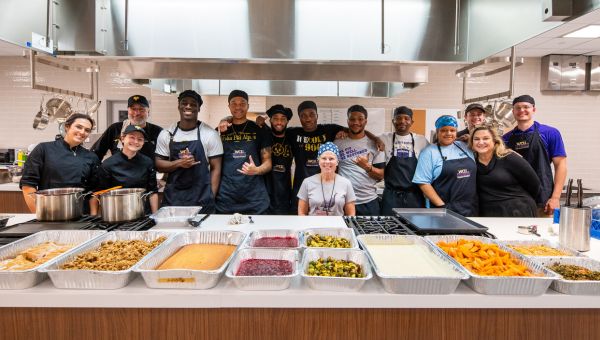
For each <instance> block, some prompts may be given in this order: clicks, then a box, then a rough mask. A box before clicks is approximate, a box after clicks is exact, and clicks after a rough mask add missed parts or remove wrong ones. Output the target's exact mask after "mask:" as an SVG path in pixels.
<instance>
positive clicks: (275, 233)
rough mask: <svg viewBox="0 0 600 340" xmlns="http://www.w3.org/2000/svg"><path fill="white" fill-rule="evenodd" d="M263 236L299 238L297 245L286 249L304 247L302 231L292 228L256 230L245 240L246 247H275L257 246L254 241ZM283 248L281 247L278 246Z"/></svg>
mask: <svg viewBox="0 0 600 340" xmlns="http://www.w3.org/2000/svg"><path fill="white" fill-rule="evenodd" d="M263 237H294V238H296V239H297V240H298V246H297V247H285V248H284V249H300V248H301V247H302V238H301V237H300V232H298V231H297V230H291V229H265V230H255V231H253V232H252V233H251V234H250V236H248V238H247V239H246V242H244V247H245V248H265V249H273V247H256V246H255V245H254V241H256V240H258V239H260V238H263ZM278 248H281V247H278Z"/></svg>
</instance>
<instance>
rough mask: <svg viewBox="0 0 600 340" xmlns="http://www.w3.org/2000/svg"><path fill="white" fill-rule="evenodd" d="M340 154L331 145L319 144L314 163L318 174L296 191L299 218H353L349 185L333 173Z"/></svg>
mask: <svg viewBox="0 0 600 340" xmlns="http://www.w3.org/2000/svg"><path fill="white" fill-rule="evenodd" d="M339 158H340V151H339V150H338V147H337V146H336V145H335V144H333V143H332V142H327V143H325V144H321V146H320V147H319V152H318V153H317V159H318V160H319V167H320V168H321V173H318V174H316V175H313V176H310V177H307V178H305V179H304V181H303V182H302V185H301V186H300V190H299V191H298V215H301V216H302V215H317V216H343V215H346V216H354V215H355V214H356V207H355V205H354V203H355V201H356V196H355V195H354V189H352V183H351V182H350V181H349V180H348V179H346V178H344V177H342V176H340V175H338V174H336V173H335V170H336V168H337V166H338V163H339V161H338V159H339Z"/></svg>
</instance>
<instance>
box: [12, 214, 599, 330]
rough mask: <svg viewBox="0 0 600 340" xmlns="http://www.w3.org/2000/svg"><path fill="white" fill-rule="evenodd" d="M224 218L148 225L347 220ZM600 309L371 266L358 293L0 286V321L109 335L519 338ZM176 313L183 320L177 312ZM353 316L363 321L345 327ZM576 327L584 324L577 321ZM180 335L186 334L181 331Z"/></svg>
mask: <svg viewBox="0 0 600 340" xmlns="http://www.w3.org/2000/svg"><path fill="white" fill-rule="evenodd" d="M32 217H33V216H32V215H18V216H17V220H18V221H25V220H27V219H29V218H32ZM231 219H232V216H230V215H210V216H208V218H206V219H205V220H204V221H202V223H201V225H200V227H199V228H195V227H191V226H189V227H171V226H165V225H161V224H158V225H156V226H155V227H153V228H152V229H151V231H160V232H165V231H173V232H184V231H191V230H232V231H241V232H244V233H248V234H249V233H250V232H251V231H253V230H269V229H282V228H285V229H293V230H304V229H307V228H345V227H346V222H345V221H344V219H343V218H342V217H317V216H305V217H298V216H283V217H282V216H252V218H251V220H252V222H253V223H249V222H250V221H249V220H247V219H245V220H243V221H242V222H243V223H242V224H236V225H231V224H229V223H230V221H231ZM472 220H473V221H475V222H477V223H479V224H481V225H484V226H486V227H488V228H489V230H488V231H489V232H490V233H492V234H494V235H495V236H496V237H497V238H498V239H499V240H538V239H539V237H538V236H534V235H523V234H520V233H518V232H517V230H518V226H521V225H537V226H538V233H539V234H540V235H541V237H542V238H544V239H548V240H551V241H555V242H558V236H551V235H550V234H549V232H548V229H549V226H552V228H553V229H554V232H555V233H556V235H558V225H552V224H551V223H552V220H551V219H524V218H473V219H472ZM13 223H14V222H13ZM585 255H586V256H588V257H591V258H593V259H596V260H600V241H598V240H596V239H592V241H591V250H590V251H589V252H586V253H585ZM301 270H302V268H301ZM39 307H43V308H39ZM165 308H168V309H169V310H165ZM598 308H600V295H566V294H561V293H558V292H556V291H553V290H551V289H548V290H547V291H546V292H545V293H544V294H543V295H538V296H528V295H518V296H517V295H483V294H478V293H476V292H475V291H473V290H472V289H471V288H469V287H467V285H465V284H464V283H461V284H460V285H459V286H458V288H457V289H456V291H455V292H454V293H453V294H447V295H413V294H390V293H388V292H386V291H385V290H384V288H383V287H382V285H381V283H380V282H379V280H378V279H376V278H375V273H373V278H372V279H370V280H368V281H367V282H366V283H365V285H364V286H363V287H362V288H361V289H360V290H359V291H358V292H336V291H323V290H313V289H310V288H309V287H308V286H307V284H306V282H304V281H303V279H302V278H301V277H300V276H298V277H295V278H294V279H293V280H292V283H291V285H290V287H289V288H288V289H286V290H281V291H244V290H239V289H237V288H236V286H235V284H234V283H233V281H232V279H230V278H227V277H225V276H223V278H222V279H221V280H220V282H219V283H218V284H217V285H216V286H215V287H214V288H212V289H205V290H189V289H151V288H147V286H146V285H145V283H144V281H143V279H142V278H141V277H139V276H138V277H137V278H136V279H134V280H133V281H132V282H131V283H129V284H128V285H127V286H126V287H124V288H121V289H116V290H75V289H57V288H54V286H53V285H52V283H51V282H50V280H46V281H44V282H42V283H41V284H39V285H37V286H35V287H33V288H30V289H24V290H0V315H2V318H3V320H4V319H5V318H8V319H7V320H12V321H13V322H15V323H18V322H22V321H23V320H22V318H23V317H43V318H46V319H49V320H54V321H57V322H60V320H62V321H63V322H64V321H66V320H68V319H70V318H76V317H82V320H83V321H82V322H83V323H82V326H81V327H88V328H90V329H94V332H95V333H96V334H104V335H107V336H109V335H114V333H113V332H114V330H106V329H104V330H102V329H99V328H98V326H97V321H98V320H103V321H105V322H116V320H118V319H119V318H123V317H126V318H127V319H128V320H129V319H131V320H134V321H132V323H131V324H129V322H128V326H126V328H128V329H129V328H132V329H135V330H136V332H139V334H141V335H143V334H146V335H147V334H149V333H146V330H144V329H143V328H144V327H145V326H150V325H154V324H156V323H158V324H161V325H162V326H164V329H170V330H171V331H175V332H176V333H177V332H179V331H177V330H174V329H175V328H174V327H185V323H186V321H185V320H188V321H189V318H202V319H203V320H205V321H206V322H216V323H217V324H221V325H222V326H223V327H224V328H221V329H220V330H218V331H217V333H214V332H215V331H216V329H212V328H211V329H210V330H209V329H203V330H202V332H203V333H204V335H206V336H215V334H220V335H224V334H225V335H232V336H241V335H245V336H246V337H248V336H250V337H252V334H255V336H256V337H260V338H265V337H267V338H268V337H269V336H274V337H281V336H290V334H294V335H295V336H299V335H302V334H304V336H302V337H304V338H305V337H309V335H310V333H311V332H312V331H310V330H308V333H306V332H301V333H296V332H288V331H291V330H293V329H294V328H293V327H291V329H288V331H285V330H281V329H280V330H278V331H277V332H271V333H268V334H271V335H265V333H264V329H263V330H262V331H261V330H260V329H261V327H266V328H267V329H269V328H272V326H270V325H271V324H272V322H273V320H278V321H277V322H294V323H297V322H300V324H303V323H305V322H310V323H312V324H314V325H315V327H317V328H318V325H319V324H321V325H323V326H325V325H331V324H332V322H333V321H335V322H334V323H336V322H338V321H337V320H344V322H343V323H341V324H340V323H339V322H338V323H337V324H336V326H334V327H333V328H329V329H328V330H327V331H324V333H318V334H326V335H329V336H333V334H338V333H335V331H336V330H337V331H338V332H346V333H344V334H348V336H347V337H348V338H352V337H354V336H357V335H361V334H362V335H364V336H367V335H370V334H382V336H394V335H397V334H399V332H404V333H406V332H409V333H406V334H411V335H412V336H424V335H429V336H441V335H451V334H456V336H461V335H466V334H469V335H470V336H473V335H477V334H479V335H486V334H487V335H494V334H495V335H498V334H506V335H507V336H509V335H510V334H513V335H517V336H518V334H514V333H510V332H515V331H514V330H513V331H508V330H507V329H510V328H511V327H512V328H514V327H516V326H517V325H521V324H523V323H524V322H525V323H526V322H534V321H543V322H544V324H545V326H546V327H545V328H544V330H538V332H541V333H539V334H540V336H542V335H545V336H556V335H557V334H568V335H573V334H580V335H582V336H584V337H585V336H586V335H587V334H596V333H594V332H597V331H598V327H600V326H598V325H599V324H600V323H599V322H598V321H600V313H598V312H599V310H598ZM111 310H113V311H116V312H114V313H113V312H111ZM167 315H170V316H168V317H167ZM159 316H162V317H164V318H168V319H169V320H170V323H167V322H166V320H161V317H159ZM178 317H180V318H181V320H178V319H177V318H178ZM231 320H237V322H238V323H240V325H238V326H235V327H227V326H226V325H228V324H229V323H230V322H231ZM286 320H287V321H286ZM408 320H411V321H410V324H411V326H410V331H407V330H406V329H404V327H406V326H407V322H408ZM565 320H568V321H565ZM365 321H368V322H365ZM430 322H433V323H435V324H436V325H438V327H431V325H428V324H427V323H430ZM566 322H567V323H568V324H569V325H570V326H569V330H565V329H564V328H563V327H560V326H559V325H561V324H562V325H564V324H566ZM354 324H356V325H360V327H358V326H351V325H354ZM177 325H179V326H177ZM243 325H246V326H248V327H250V326H252V325H254V326H252V328H253V329H255V330H254V331H253V332H250V334H248V333H247V329H246V330H244V329H243ZM260 325H262V326H260ZM577 325H581V327H580V329H579V328H578V326H577ZM38 326H39V327H41V328H40V329H38V330H36V332H37V331H39V330H44V329H46V330H47V328H48V327H51V326H48V324H47V323H45V324H40V325H38ZM38 326H35V327H34V328H36V327H38ZM507 327H508V328H507ZM463 328H464V329H463ZM10 330H11V328H10V327H8V328H4V330H3V331H0V337H3V336H2V332H6V333H5V335H14V334H16V332H17V330H16V329H15V330H13V331H14V332H11V331H10ZM348 330H354V331H355V332H354V333H352V334H350V333H347V332H348ZM98 332H99V333H98ZM503 332H504V333H503ZM506 332H508V333H506ZM573 332H575V333H573ZM578 332H579V333H578ZM28 334H32V333H28ZM136 334H137V333H136ZM315 334H316V333H315ZM528 334H529V333H528ZM141 335H140V336H141ZM180 335H181V336H183V337H185V335H186V334H185V333H181V334H180ZM165 336H166V335H165ZM292 337H293V336H292ZM299 337H300V336H299ZM302 337H301V338H302Z"/></svg>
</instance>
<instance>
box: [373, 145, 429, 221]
mask: <svg viewBox="0 0 600 340" xmlns="http://www.w3.org/2000/svg"><path fill="white" fill-rule="evenodd" d="M410 138H411V140H412V155H410V152H408V151H406V150H397V151H396V152H397V153H394V144H395V143H396V134H395V133H394V134H393V135H392V158H390V160H389V162H388V164H387V165H386V167H385V171H384V176H385V188H384V189H383V200H382V205H381V214H382V215H394V213H393V212H392V209H393V208H425V198H424V197H423V192H422V191H421V189H419V186H417V185H416V184H414V183H413V182H412V179H413V176H414V175H415V171H416V169H417V157H416V153H415V138H414V137H413V134H412V133H411V134H410ZM402 151H403V152H402Z"/></svg>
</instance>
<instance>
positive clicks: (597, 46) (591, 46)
mask: <svg viewBox="0 0 600 340" xmlns="http://www.w3.org/2000/svg"><path fill="white" fill-rule="evenodd" d="M574 48H576V49H580V50H585V49H588V50H594V51H595V50H600V38H596V39H592V40H590V41H587V42H584V43H581V44H579V45H576V46H574Z"/></svg>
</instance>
